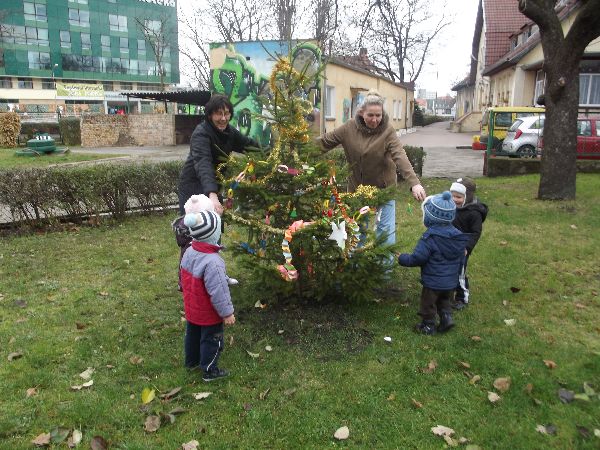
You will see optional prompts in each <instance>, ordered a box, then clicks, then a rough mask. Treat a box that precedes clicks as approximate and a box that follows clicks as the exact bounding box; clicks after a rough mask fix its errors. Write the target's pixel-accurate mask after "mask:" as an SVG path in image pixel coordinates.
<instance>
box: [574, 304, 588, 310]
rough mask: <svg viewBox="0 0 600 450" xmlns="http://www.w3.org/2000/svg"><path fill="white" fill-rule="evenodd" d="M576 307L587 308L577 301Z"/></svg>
mask: <svg viewBox="0 0 600 450" xmlns="http://www.w3.org/2000/svg"><path fill="white" fill-rule="evenodd" d="M575 308H579V309H585V308H586V306H585V305H584V304H583V303H575Z"/></svg>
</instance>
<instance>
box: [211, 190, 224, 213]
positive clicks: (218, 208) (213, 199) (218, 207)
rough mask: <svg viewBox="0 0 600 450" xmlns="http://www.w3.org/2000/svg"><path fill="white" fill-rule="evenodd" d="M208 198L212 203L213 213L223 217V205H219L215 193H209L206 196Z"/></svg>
mask: <svg viewBox="0 0 600 450" xmlns="http://www.w3.org/2000/svg"><path fill="white" fill-rule="evenodd" d="M208 198H210V201H211V202H212V203H213V205H214V207H215V212H216V213H217V214H218V215H220V216H222V215H223V205H221V202H220V201H219V196H218V195H217V194H216V193H215V192H211V193H210V194H209V195H208Z"/></svg>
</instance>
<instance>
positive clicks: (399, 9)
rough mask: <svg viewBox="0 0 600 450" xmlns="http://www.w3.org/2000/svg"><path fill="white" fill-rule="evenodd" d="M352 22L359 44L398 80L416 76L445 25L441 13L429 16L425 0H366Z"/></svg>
mask: <svg viewBox="0 0 600 450" xmlns="http://www.w3.org/2000/svg"><path fill="white" fill-rule="evenodd" d="M442 11H443V8H442ZM354 23H355V24H356V25H357V26H358V27H359V29H360V38H359V46H361V47H365V48H367V49H368V50H369V55H370V57H371V59H372V62H373V64H374V65H375V66H376V67H377V68H378V69H379V71H380V73H381V74H382V75H384V76H386V77H388V78H390V79H392V80H393V81H400V82H404V81H410V82H414V81H415V80H416V79H417V78H418V77H419V75H420V74H421V71H422V69H423V65H424V64H425V61H426V59H427V56H428V53H429V51H430V47H431V44H432V42H433V41H434V40H435V38H436V37H437V36H438V35H439V33H440V32H441V31H442V30H443V29H444V28H445V27H446V26H447V25H449V21H448V20H447V18H446V17H445V16H444V13H441V15H440V16H439V17H438V18H437V19H436V18H435V17H433V15H432V10H431V6H430V4H429V3H428V2H427V1H426V0H370V1H369V4H368V5H367V8H366V9H365V10H363V11H361V12H359V13H358V14H357V15H356V16H355V18H354Z"/></svg>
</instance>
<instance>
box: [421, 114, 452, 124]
mask: <svg viewBox="0 0 600 450" xmlns="http://www.w3.org/2000/svg"><path fill="white" fill-rule="evenodd" d="M450 120H452V117H441V116H435V115H433V116H432V115H429V114H425V115H424V116H423V126H424V127H426V126H427V125H431V124H432V123H436V122H449V121H450Z"/></svg>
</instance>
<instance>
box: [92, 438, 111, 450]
mask: <svg viewBox="0 0 600 450" xmlns="http://www.w3.org/2000/svg"><path fill="white" fill-rule="evenodd" d="M90 447H91V448H92V450H106V449H107V448H108V442H106V439H104V438H103V437H102V436H94V437H93V438H92V440H91V442H90Z"/></svg>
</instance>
